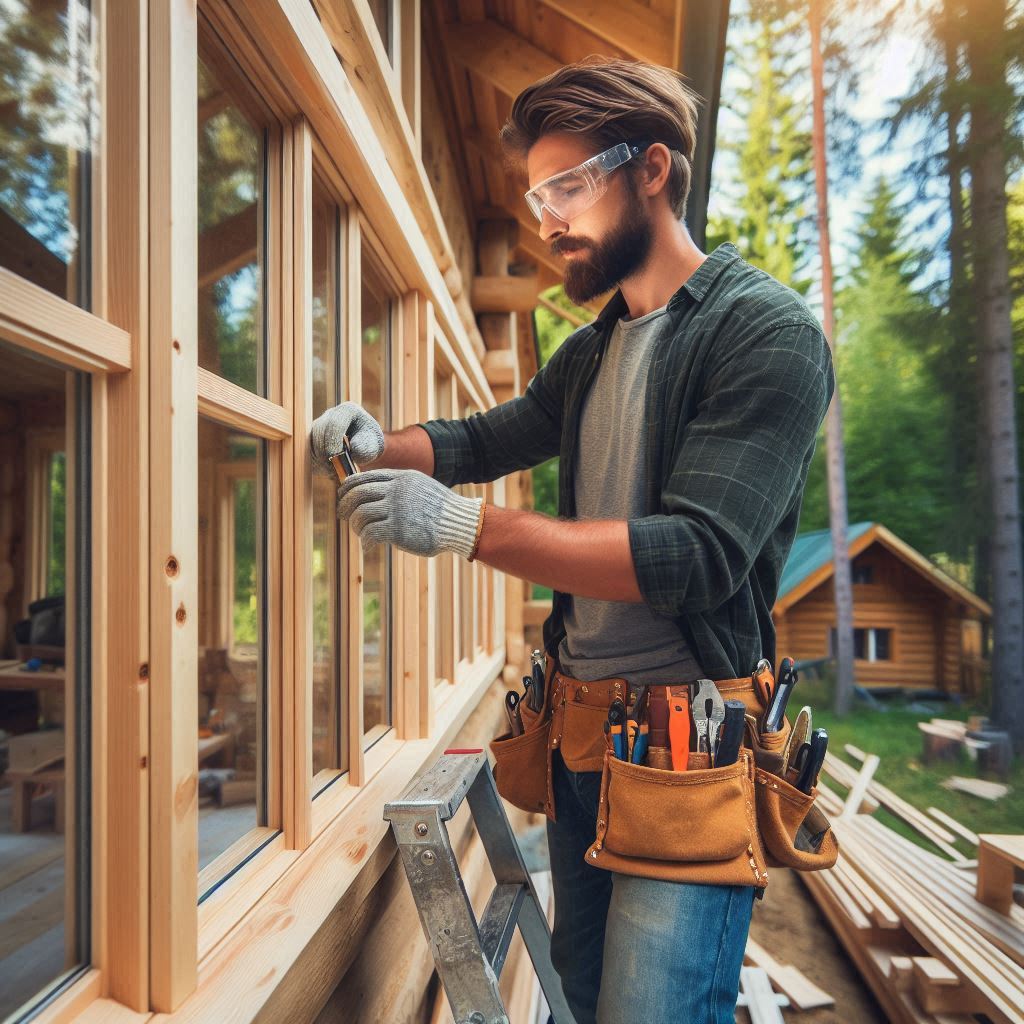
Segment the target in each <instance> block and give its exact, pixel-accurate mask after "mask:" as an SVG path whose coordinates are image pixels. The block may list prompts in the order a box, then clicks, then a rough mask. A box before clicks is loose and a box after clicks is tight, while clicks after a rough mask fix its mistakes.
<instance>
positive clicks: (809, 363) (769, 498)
mask: <svg viewBox="0 0 1024 1024" xmlns="http://www.w3.org/2000/svg"><path fill="white" fill-rule="evenodd" d="M834 389H835V376H834V373H833V368H832V356H831V352H830V351H829V346H828V342H827V341H826V339H825V336H824V334H823V333H822V331H821V329H820V328H819V327H818V326H816V325H814V324H813V323H810V322H808V321H805V320H800V321H794V322H789V323H776V324H772V325H771V326H770V327H768V328H767V329H766V330H764V331H763V332H761V333H760V334H759V335H757V336H756V337H754V338H752V339H751V340H750V341H749V342H745V343H743V344H740V345H737V346H736V347H734V348H733V349H732V350H731V351H730V352H729V355H728V357H727V358H726V359H724V360H723V362H722V364H721V365H718V366H715V367H714V368H713V369H712V370H711V372H710V374H709V381H708V387H707V390H706V395H705V397H704V399H703V400H702V401H701V403H700V405H699V406H698V412H697V415H696V417H695V418H694V419H693V420H692V421H690V422H689V423H687V424H686V427H685V430H684V431H683V435H682V442H681V444H680V445H679V449H678V452H677V455H676V459H675V462H674V464H673V466H672V469H671V472H670V477H669V479H668V481H667V483H666V486H665V487H664V488H663V491H662V513H661V514H659V515H652V516H647V517H645V518H642V519H633V520H630V521H629V524H628V526H629V543H630V549H631V551H632V555H633V562H634V565H635V568H636V574H637V581H638V584H639V587H640V592H641V594H642V595H643V597H644V599H645V600H646V601H647V603H648V604H649V605H650V606H651V607H652V608H653V609H654V610H655V611H657V612H659V613H661V614H663V615H668V616H673V617H675V616H679V615H682V614H694V613H698V612H701V611H706V610H710V609H713V608H717V607H718V606H719V605H721V604H723V603H724V602H725V601H726V600H728V599H729V598H730V597H731V596H732V595H733V594H734V593H735V592H736V591H737V590H738V589H739V588H740V586H741V585H742V583H743V580H744V579H745V578H746V577H747V576H748V575H749V573H750V571H751V567H752V566H753V563H754V560H755V559H756V557H757V555H758V553H759V552H760V551H761V550H762V548H763V547H764V545H765V543H766V542H767V540H768V538H769V537H770V535H771V534H772V532H773V531H774V530H775V529H776V528H777V526H778V524H779V522H780V521H781V520H782V518H783V517H784V515H785V513H786V511H787V509H789V507H790V505H791V504H792V500H793V497H794V494H795V492H796V490H797V488H798V487H800V486H801V485H802V484H803V480H802V478H801V477H802V474H804V473H806V466H807V463H808V461H809V459H810V455H811V453H812V452H813V450H814V444H815V439H816V437H817V434H818V430H819V428H820V426H821V423H822V421H823V420H824V418H825V414H826V412H827V411H828V407H829V403H830V401H831V399H832V394H833V391H834Z"/></svg>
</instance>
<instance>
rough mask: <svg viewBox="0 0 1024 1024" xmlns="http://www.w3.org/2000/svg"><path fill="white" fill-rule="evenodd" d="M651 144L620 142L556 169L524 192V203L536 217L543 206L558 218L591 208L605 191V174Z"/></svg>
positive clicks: (574, 214)
mask: <svg viewBox="0 0 1024 1024" xmlns="http://www.w3.org/2000/svg"><path fill="white" fill-rule="evenodd" d="M649 145H650V143H644V142H620V143H619V144H618V145H616V146H612V148H611V149H606V150H605V151H604V152H603V153H598V154H597V156H592V157H591V158H590V159H589V160H584V161H583V163H581V164H580V165H579V166H578V167H573V168H572V169H571V170H568V171H559V173H558V174H553V175H552V176H551V177H550V178H546V179H545V180H544V181H542V182H541V183H540V184H539V185H536V186H535V187H534V188H531V189H530V191H529V192H527V193H526V202H527V205H528V206H529V207H530V209H531V210H532V211H533V215H534V216H535V217H536V218H537V220H541V219H542V217H543V213H544V207H545V206H546V207H547V208H548V209H549V210H550V211H551V212H552V214H554V216H555V217H557V218H558V219H559V220H565V221H569V220H572V219H573V217H578V216H579V215H580V214H581V213H583V211H584V210H588V209H590V207H591V206H593V205H594V203H596V202H597V201H598V199H600V198H601V196H603V195H604V194H605V192H607V191H608V175H610V174H611V172H612V171H614V170H615V168H616V167H621V166H622V165H623V164H624V163H628V162H629V161H630V160H632V159H633V157H636V156H641V155H642V154H643V153H644V152H646V150H647V147H648V146H649Z"/></svg>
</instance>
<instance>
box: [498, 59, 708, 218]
mask: <svg viewBox="0 0 1024 1024" xmlns="http://www.w3.org/2000/svg"><path fill="white" fill-rule="evenodd" d="M700 102H701V99H700V97H699V96H698V95H697V94H696V93H695V92H694V91H693V90H692V89H690V88H689V86H687V85H685V84H684V82H683V80H682V75H680V74H679V73H678V72H676V71H673V70H672V69H671V68H666V67H661V66H660V65H658V64H647V63H644V62H642V61H632V60H622V59H620V58H617V57H600V56H597V55H592V56H590V57H584V58H583V60H580V61H577V62H576V63H575V64H566V65H564V66H563V67H560V68H559V69H558V70H557V71H553V72H552V73H551V74H550V75H548V76H547V77H546V78H542V79H540V81H538V82H534V83H533V85H530V86H527V87H526V88H525V89H524V90H523V91H522V92H521V93H520V94H519V95H518V96H517V97H516V99H515V102H514V103H513V104H512V111H511V113H510V114H509V117H508V120H507V121H506V122H505V124H504V125H503V126H502V129H501V132H500V133H499V140H500V142H501V146H502V149H503V150H504V154H505V162H506V165H507V166H508V168H509V169H512V170H515V171H517V172H518V171H522V169H523V166H524V164H525V162H526V155H527V153H528V152H529V151H530V148H531V147H532V146H533V144H534V143H535V142H536V141H537V140H538V139H539V138H540V137H541V136H542V135H546V134H548V133H551V132H569V133H572V134H579V135H582V136H584V137H585V138H586V139H587V141H588V142H591V143H593V144H594V145H595V146H596V147H597V149H596V152H600V151H601V150H604V149H607V148H609V147H610V146H614V145H615V144H616V143H617V142H626V141H640V140H644V141H647V142H648V143H650V142H663V143H664V144H665V145H666V146H668V148H669V149H670V150H671V151H672V169H671V171H670V172H669V177H668V199H669V203H670V204H671V206H672V209H673V211H674V212H675V214H676V216H677V217H682V216H683V213H684V211H685V209H686V197H687V195H688V194H689V192H690V181H691V179H692V168H693V151H694V149H695V148H696V145H697V112H698V110H697V108H698V104H699V103H700ZM626 168H627V171H628V172H629V173H631V174H632V175H635V173H636V171H637V170H639V165H638V164H634V163H629V164H626Z"/></svg>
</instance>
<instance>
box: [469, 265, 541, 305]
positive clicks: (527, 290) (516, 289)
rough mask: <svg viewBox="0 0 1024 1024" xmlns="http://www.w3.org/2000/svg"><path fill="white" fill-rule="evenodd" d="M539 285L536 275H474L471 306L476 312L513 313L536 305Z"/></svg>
mask: <svg viewBox="0 0 1024 1024" xmlns="http://www.w3.org/2000/svg"><path fill="white" fill-rule="evenodd" d="M539 291H540V285H539V284H538V282H537V276H536V275H535V274H532V275H531V276H529V277H513V276H512V275H510V274H508V275H506V276H504V277H500V276H495V277H474V278H473V288H472V293H471V302H472V305H473V308H474V309H475V310H476V311H477V312H478V313H514V312H516V311H518V310H531V309H533V308H534V306H536V305H537V293H538V292H539Z"/></svg>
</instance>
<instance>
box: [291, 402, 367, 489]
mask: <svg viewBox="0 0 1024 1024" xmlns="http://www.w3.org/2000/svg"><path fill="white" fill-rule="evenodd" d="M346 434H348V443H349V445H350V446H351V448H352V458H353V459H355V461H356V462H357V463H359V465H364V464H365V463H367V462H373V460H374V459H376V458H379V457H380V453H381V452H382V451H384V431H383V430H381V429H380V424H379V423H378V422H377V421H376V420H375V419H374V418H373V417H372V416H371V415H370V414H369V413H368V412H367V411H366V410H365V409H363V408H361V407H360V406H358V405H356V403H355V402H342V403H341V405H336V406H335V407H334V408H333V409H328V410H327V412H325V413H322V414H321V415H319V416H317V418H316V419H315V420H313V427H312V429H311V430H310V432H309V450H310V452H311V453H312V455H313V469H314V470H315V471H316V472H317V473H320V474H322V475H324V476H334V467H333V466H332V465H331V456H332V455H340V454H341V449H342V443H341V442H342V438H343V437H344V436H345V435H346Z"/></svg>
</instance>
